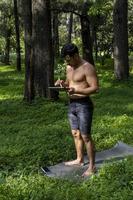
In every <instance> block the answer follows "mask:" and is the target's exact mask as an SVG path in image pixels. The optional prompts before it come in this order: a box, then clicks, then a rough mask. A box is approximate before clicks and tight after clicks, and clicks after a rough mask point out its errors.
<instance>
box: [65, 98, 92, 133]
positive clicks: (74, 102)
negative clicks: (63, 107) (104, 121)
mask: <svg viewBox="0 0 133 200" xmlns="http://www.w3.org/2000/svg"><path fill="white" fill-rule="evenodd" d="M92 116H93V103H92V101H91V99H90V98H89V97H84V98H81V99H70V103H69V108H68V118H69V122H70V126H71V130H79V131H80V133H81V134H84V135H87V134H90V133H91V124H92Z"/></svg>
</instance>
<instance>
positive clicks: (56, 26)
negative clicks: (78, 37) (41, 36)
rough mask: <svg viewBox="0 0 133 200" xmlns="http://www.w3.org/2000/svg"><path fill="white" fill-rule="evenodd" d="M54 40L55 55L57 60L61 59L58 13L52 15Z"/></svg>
mask: <svg viewBox="0 0 133 200" xmlns="http://www.w3.org/2000/svg"><path fill="white" fill-rule="evenodd" d="M52 22H53V23H52V25H53V26H52V28H53V29H52V30H53V31H52V35H53V36H52V38H53V47H54V55H55V57H56V58H58V57H59V54H60V53H59V20H58V13H57V12H56V11H55V12H53V15H52Z"/></svg>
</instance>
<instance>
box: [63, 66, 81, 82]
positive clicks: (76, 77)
mask: <svg viewBox="0 0 133 200" xmlns="http://www.w3.org/2000/svg"><path fill="white" fill-rule="evenodd" d="M67 79H68V80H69V81H70V82H71V81H72V82H75V83H77V82H83V81H85V74H84V72H83V70H81V69H71V70H69V71H68V73H67Z"/></svg>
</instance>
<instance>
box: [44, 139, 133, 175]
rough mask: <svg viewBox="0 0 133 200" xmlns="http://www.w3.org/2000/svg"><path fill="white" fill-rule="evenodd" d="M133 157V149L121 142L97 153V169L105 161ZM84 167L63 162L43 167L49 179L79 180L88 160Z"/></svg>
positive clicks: (86, 159)
mask: <svg viewBox="0 0 133 200" xmlns="http://www.w3.org/2000/svg"><path fill="white" fill-rule="evenodd" d="M128 155H133V147H131V146H129V145H127V144H125V143H123V142H121V141H119V142H118V143H117V144H116V145H115V146H114V147H113V148H111V149H107V150H104V151H101V152H96V168H97V169H98V168H100V167H101V165H102V163H103V162H104V161H107V162H111V161H112V160H111V159H112V158H113V159H116V160H120V159H123V158H124V157H125V156H128ZM84 162H85V164H84V166H76V165H74V166H66V165H65V164H64V163H63V162H62V163H59V164H56V165H54V166H49V167H42V168H41V170H42V172H43V174H45V175H46V176H49V177H56V178H65V179H77V178H80V177H81V175H82V174H83V172H84V171H85V170H86V169H87V167H88V163H89V161H88V158H87V156H85V157H84Z"/></svg>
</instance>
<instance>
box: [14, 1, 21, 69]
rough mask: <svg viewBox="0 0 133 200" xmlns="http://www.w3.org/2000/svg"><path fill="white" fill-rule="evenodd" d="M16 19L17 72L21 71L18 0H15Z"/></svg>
mask: <svg viewBox="0 0 133 200" xmlns="http://www.w3.org/2000/svg"><path fill="white" fill-rule="evenodd" d="M14 18H15V31H16V55H17V71H21V53H20V30H19V17H18V3H17V0H14Z"/></svg>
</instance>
